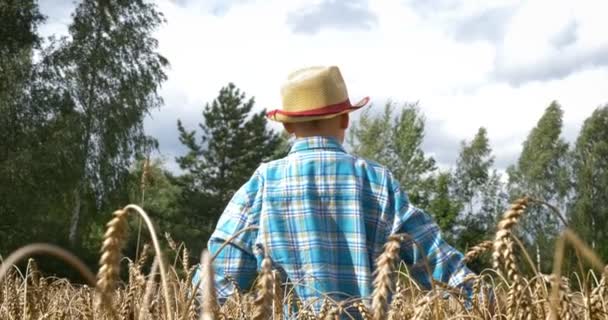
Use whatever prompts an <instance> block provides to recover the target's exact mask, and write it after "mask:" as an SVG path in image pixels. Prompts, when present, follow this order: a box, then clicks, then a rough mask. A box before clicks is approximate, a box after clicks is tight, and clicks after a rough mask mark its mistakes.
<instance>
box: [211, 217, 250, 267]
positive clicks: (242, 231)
mask: <svg viewBox="0 0 608 320" xmlns="http://www.w3.org/2000/svg"><path fill="white" fill-rule="evenodd" d="M257 229H259V227H258V226H249V227H247V228H245V229H241V230H239V231H237V232H236V233H235V234H233V235H232V236H231V237H230V238H228V239H226V241H224V243H222V245H221V246H220V247H219V248H218V249H217V251H216V252H215V253H214V254H213V257H211V262H213V261H215V259H216V258H217V256H218V255H219V254H220V252H222V250H223V249H224V248H225V247H226V246H227V245H229V244H230V242H232V240H234V239H236V237H238V236H239V235H241V234H242V233H244V232H247V231H251V230H257Z"/></svg>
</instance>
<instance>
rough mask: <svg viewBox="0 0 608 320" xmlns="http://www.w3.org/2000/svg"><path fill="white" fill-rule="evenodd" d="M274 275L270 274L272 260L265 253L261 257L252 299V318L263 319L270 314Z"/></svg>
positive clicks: (254, 319)
mask: <svg viewBox="0 0 608 320" xmlns="http://www.w3.org/2000/svg"><path fill="white" fill-rule="evenodd" d="M273 286H274V277H273V276H272V262H271V260H270V257H269V256H268V255H266V256H265V257H264V259H262V270H261V272H260V275H259V277H258V281H257V284H256V289H257V296H256V298H255V300H254V301H253V304H254V311H253V317H252V319H253V320H265V319H268V318H269V317H270V316H271V315H272V300H273V296H272V288H273Z"/></svg>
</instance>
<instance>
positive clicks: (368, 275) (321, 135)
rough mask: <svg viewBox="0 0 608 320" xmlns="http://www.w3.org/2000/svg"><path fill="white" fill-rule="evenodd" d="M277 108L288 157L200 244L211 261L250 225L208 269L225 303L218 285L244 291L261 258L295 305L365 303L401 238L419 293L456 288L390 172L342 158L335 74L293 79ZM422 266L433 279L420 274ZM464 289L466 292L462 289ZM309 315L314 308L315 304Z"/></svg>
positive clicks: (450, 253)
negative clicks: (288, 141)
mask: <svg viewBox="0 0 608 320" xmlns="http://www.w3.org/2000/svg"><path fill="white" fill-rule="evenodd" d="M281 94H282V100H283V108H282V109H278V110H274V111H271V112H269V113H268V117H269V118H270V119H271V120H275V121H279V122H281V123H283V126H284V128H285V130H287V131H288V132H289V133H290V134H293V135H295V136H296V140H295V142H294V144H293V146H292V148H291V151H290V153H289V155H288V156H287V157H285V158H283V159H279V160H276V161H272V162H269V163H265V164H262V165H260V167H259V168H258V169H257V170H256V171H255V173H254V174H253V176H252V177H251V179H250V180H249V181H248V182H247V183H245V184H244V185H243V186H242V187H241V188H240V189H239V190H238V191H237V192H236V194H235V195H234V197H233V198H232V200H231V201H230V203H229V204H228V206H227V207H226V210H225V211H224V213H223V214H222V216H221V218H220V219H219V221H218V225H217V228H216V230H215V232H214V233H213V235H212V236H211V238H210V240H209V244H208V248H209V251H210V253H211V254H212V255H213V254H215V253H216V252H217V250H218V248H219V247H220V246H221V245H222V244H223V243H224V241H225V240H226V239H228V238H230V237H232V236H233V235H234V234H236V233H237V232H239V231H240V230H243V229H245V228H247V227H250V226H257V227H258V229H256V230H250V231H247V232H243V233H242V234H240V235H239V236H237V237H236V238H235V239H234V240H233V241H231V242H230V244H229V245H228V246H227V247H225V248H224V249H223V250H222V251H221V252H220V253H219V255H218V257H217V259H216V260H215V262H214V267H215V270H216V287H217V288H218V295H219V297H220V300H221V301H223V300H224V299H225V298H227V297H228V296H229V295H230V294H231V293H232V290H233V288H232V285H231V284H230V282H229V281H227V280H226V277H227V276H230V277H232V278H233V279H234V280H235V281H236V282H237V283H238V285H239V286H240V287H241V288H250V287H251V285H252V283H253V281H254V279H255V277H256V274H257V270H258V269H259V265H260V262H261V259H262V258H263V256H264V254H268V255H269V257H270V258H271V259H272V263H273V268H276V269H277V270H279V272H280V273H281V274H282V275H283V281H287V280H288V281H289V282H291V283H294V284H296V285H295V291H296V293H297V295H298V297H299V298H300V299H302V300H308V299H311V298H321V297H323V296H324V295H329V296H330V297H332V298H333V299H336V300H344V299H348V298H351V297H364V298H367V297H369V296H370V294H371V292H372V290H373V288H372V280H373V273H374V269H375V264H374V261H375V259H376V258H377V257H378V256H379V255H380V254H381V253H382V249H383V245H384V243H385V242H386V241H387V240H388V238H389V236H390V235H393V234H398V233H407V234H409V235H410V236H411V237H413V239H414V240H415V241H416V242H417V243H418V244H419V245H420V246H421V249H418V248H416V247H415V246H414V245H412V243H411V242H409V243H408V242H406V243H403V244H402V249H401V253H400V256H401V258H402V259H403V260H404V261H405V262H406V263H407V265H408V267H409V270H410V274H411V275H412V277H413V278H414V279H415V280H417V282H418V283H419V284H420V285H421V286H422V287H424V288H430V281H431V277H432V278H433V279H434V280H437V281H441V282H444V283H447V284H449V285H451V286H464V285H463V280H464V278H465V276H466V275H468V274H469V273H470V271H469V270H468V269H467V268H466V266H465V265H464V263H463V262H462V258H463V256H462V254H461V253H459V252H458V251H456V250H455V249H454V248H452V247H451V246H449V245H448V244H447V243H445V242H444V240H443V239H442V238H441V235H440V232H439V228H438V227H437V225H436V224H435V223H434V222H433V221H432V220H431V218H430V217H429V216H428V215H427V214H426V213H424V212H423V211H421V210H419V209H417V208H416V207H414V206H412V205H411V204H410V203H409V201H408V198H407V195H406V193H405V190H401V189H400V187H399V184H398V182H397V181H396V180H395V178H394V177H393V176H392V174H391V172H390V171H389V170H388V169H387V168H385V167H383V166H381V165H379V164H377V163H374V162H371V161H367V160H365V159H361V158H358V157H356V156H353V155H350V154H348V153H347V152H346V151H345V150H344V148H343V147H342V143H343V141H344V135H345V131H346V129H347V128H348V124H349V115H348V114H349V113H350V112H352V111H354V110H357V109H359V108H361V107H363V106H365V105H366V104H367V103H368V101H369V98H364V99H363V100H361V101H360V102H359V103H357V104H355V105H351V103H350V100H349V98H348V93H347V90H346V85H345V83H344V80H343V79H342V76H341V74H340V70H339V69H338V68H337V67H335V66H331V67H311V68H305V69H301V70H298V71H296V72H294V73H292V74H291V75H290V76H289V78H288V80H287V82H286V83H285V84H284V85H283V87H282V90H281ZM425 260H426V261H427V263H428V267H429V268H430V271H431V273H432V274H431V275H429V274H428V273H427V269H426V266H425V262H424V261H425ZM465 289H468V288H465ZM315 306H316V308H318V307H319V303H316V304H315Z"/></svg>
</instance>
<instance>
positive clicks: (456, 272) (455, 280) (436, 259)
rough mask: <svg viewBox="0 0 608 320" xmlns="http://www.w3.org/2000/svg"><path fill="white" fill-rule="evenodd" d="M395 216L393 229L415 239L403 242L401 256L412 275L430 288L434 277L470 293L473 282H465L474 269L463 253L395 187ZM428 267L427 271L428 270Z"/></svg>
mask: <svg viewBox="0 0 608 320" xmlns="http://www.w3.org/2000/svg"><path fill="white" fill-rule="evenodd" d="M394 196H395V203H394V205H395V210H396V211H395V220H394V223H393V226H392V230H391V233H392V234H398V233H406V234H407V235H409V236H410V237H412V239H413V240H414V241H415V242H416V243H417V245H416V244H414V243H413V242H412V240H405V241H404V242H403V243H402V245H401V257H402V259H403V260H404V261H405V262H406V264H407V265H408V267H409V270H410V274H411V276H412V277H413V278H414V279H415V280H416V281H417V282H418V283H419V284H420V285H422V286H423V287H424V288H426V289H430V288H431V278H430V277H429V274H428V272H430V273H431V276H432V279H434V280H436V281H440V282H443V283H446V284H448V285H450V286H452V287H458V288H462V289H464V290H465V293H466V294H467V295H468V296H469V297H470V296H471V294H472V290H471V283H470V282H468V283H464V280H465V277H466V276H467V275H469V274H471V273H472V272H471V271H470V270H469V269H468V268H467V267H466V265H465V264H464V262H463V258H464V256H463V255H462V253H460V252H459V251H458V250H456V249H455V248H453V247H452V246H450V245H449V244H448V243H447V242H446V241H445V240H444V239H443V237H442V236H441V231H440V229H439V226H437V224H436V223H435V222H434V221H433V219H432V218H431V217H430V216H429V215H428V214H427V213H425V212H424V211H422V210H421V209H418V208H416V207H414V206H412V205H411V204H410V203H409V200H408V198H407V195H406V194H405V193H404V192H402V191H400V189H399V187H397V188H396V189H395V193H394ZM427 268H428V272H427Z"/></svg>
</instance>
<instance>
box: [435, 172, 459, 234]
mask: <svg viewBox="0 0 608 320" xmlns="http://www.w3.org/2000/svg"><path fill="white" fill-rule="evenodd" d="M453 180H454V177H453V176H452V174H451V173H450V172H449V171H446V172H440V173H439V174H438V175H437V177H436V178H435V180H434V182H435V186H434V189H433V191H434V192H433V198H432V199H431V201H430V203H429V207H428V211H429V212H430V213H431V214H432V215H433V218H435V221H436V222H437V224H438V225H439V227H440V228H441V230H443V231H444V234H445V237H446V238H448V239H450V240H453V238H454V234H453V229H454V225H455V223H456V219H457V218H458V214H459V213H460V211H461V210H462V203H461V202H460V201H457V197H456V195H455V192H454V188H453V187H452V185H453V184H454V181H453Z"/></svg>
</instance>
